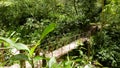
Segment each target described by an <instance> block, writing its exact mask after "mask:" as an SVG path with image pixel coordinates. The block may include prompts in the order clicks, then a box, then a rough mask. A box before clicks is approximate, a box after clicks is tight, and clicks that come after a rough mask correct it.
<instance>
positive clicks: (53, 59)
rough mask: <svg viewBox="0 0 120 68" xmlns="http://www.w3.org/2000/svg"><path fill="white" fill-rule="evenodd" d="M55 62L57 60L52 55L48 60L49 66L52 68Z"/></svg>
mask: <svg viewBox="0 0 120 68" xmlns="http://www.w3.org/2000/svg"><path fill="white" fill-rule="evenodd" d="M56 62H57V61H56V59H55V57H52V58H51V59H50V60H49V62H48V66H49V68H52V66H53V65H54V64H55V63H56Z"/></svg>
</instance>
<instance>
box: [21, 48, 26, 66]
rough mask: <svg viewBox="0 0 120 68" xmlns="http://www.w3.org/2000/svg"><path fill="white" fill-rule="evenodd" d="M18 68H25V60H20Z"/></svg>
mask: <svg viewBox="0 0 120 68" xmlns="http://www.w3.org/2000/svg"><path fill="white" fill-rule="evenodd" d="M20 53H24V51H23V50H20ZM20 68H26V63H25V60H20Z"/></svg>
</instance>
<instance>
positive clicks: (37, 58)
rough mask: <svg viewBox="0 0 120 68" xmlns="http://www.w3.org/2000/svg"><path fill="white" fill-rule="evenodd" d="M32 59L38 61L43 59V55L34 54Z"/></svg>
mask: <svg viewBox="0 0 120 68" xmlns="http://www.w3.org/2000/svg"><path fill="white" fill-rule="evenodd" d="M33 59H34V61H35V62H36V61H39V60H42V59H44V57H42V56H36V57H34V58H33Z"/></svg>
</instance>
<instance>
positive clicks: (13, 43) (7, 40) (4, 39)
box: [0, 37, 16, 46]
mask: <svg viewBox="0 0 120 68" xmlns="http://www.w3.org/2000/svg"><path fill="white" fill-rule="evenodd" d="M0 40H3V41H5V42H7V43H9V44H10V46H15V45H16V44H15V42H13V41H12V40H10V39H9V38H3V37H0Z"/></svg>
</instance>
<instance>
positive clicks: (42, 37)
mask: <svg viewBox="0 0 120 68" xmlns="http://www.w3.org/2000/svg"><path fill="white" fill-rule="evenodd" d="M55 26H56V24H55V23H51V24H49V25H48V26H47V27H46V28H45V30H44V31H43V33H42V35H41V37H40V40H39V41H38V42H37V43H36V45H35V46H33V47H32V48H31V50H30V56H32V55H33V53H34V51H35V49H36V48H37V46H38V45H40V43H41V40H42V39H44V38H45V36H46V35H47V34H49V33H50V32H51V31H53V30H54V29H55Z"/></svg>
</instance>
